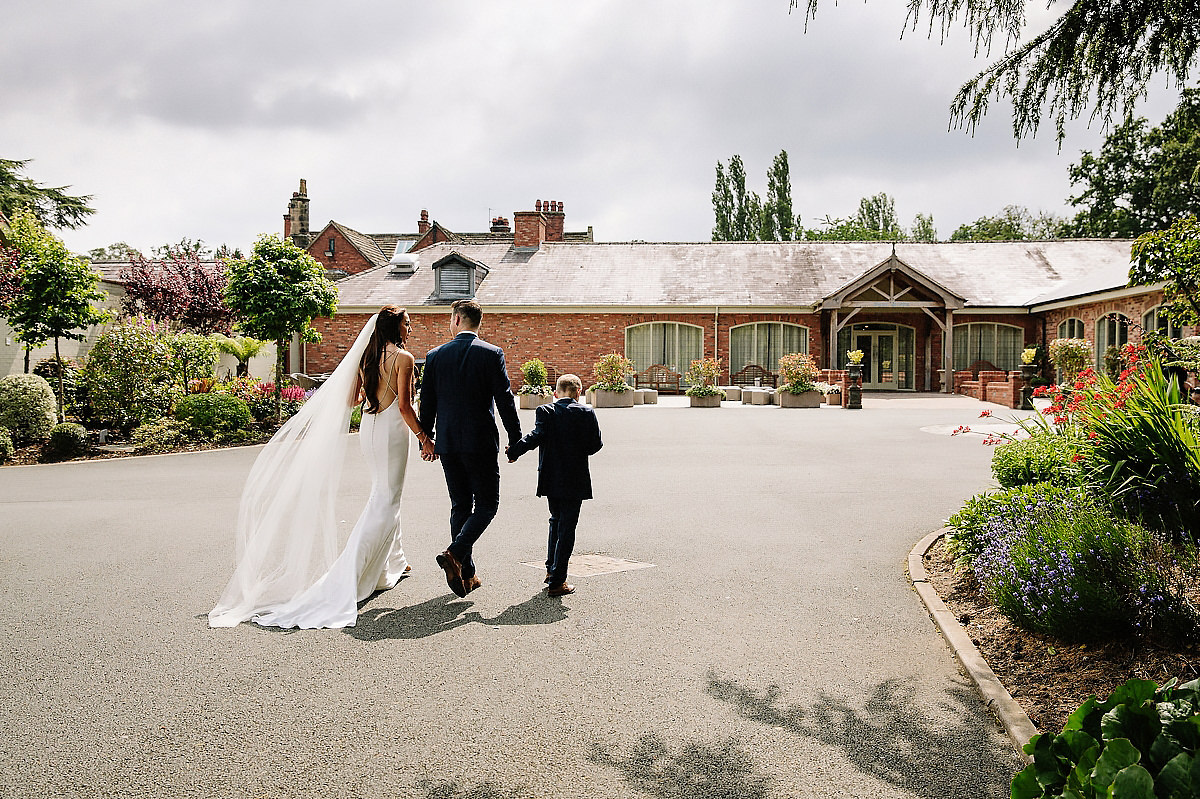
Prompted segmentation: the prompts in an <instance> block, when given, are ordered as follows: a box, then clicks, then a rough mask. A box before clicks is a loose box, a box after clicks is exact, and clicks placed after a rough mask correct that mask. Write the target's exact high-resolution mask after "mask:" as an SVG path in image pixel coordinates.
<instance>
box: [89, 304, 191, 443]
mask: <svg viewBox="0 0 1200 799" xmlns="http://www.w3.org/2000/svg"><path fill="white" fill-rule="evenodd" d="M172 367H173V357H172V354H171V348H170V345H169V344H168V343H167V340H166V338H165V337H164V336H163V335H162V334H161V333H160V332H159V330H158V328H157V327H156V326H154V325H153V324H150V323H148V322H146V321H144V320H141V319H130V320H127V321H125V322H124V323H122V324H119V325H116V326H114V327H112V328H110V329H109V330H107V331H106V332H105V333H104V334H103V335H102V336H100V338H99V339H97V340H96V343H95V345H94V346H93V347H92V349H91V352H89V353H88V357H87V361H86V362H85V363H84V367H83V377H84V382H85V384H86V386H87V389H88V396H89V398H90V400H91V404H92V409H93V411H94V412H95V413H96V414H98V415H100V416H102V417H104V418H107V419H111V420H112V421H113V422H114V423H115V424H117V425H118V426H120V427H123V428H128V427H133V426H135V425H137V424H140V423H142V422H146V421H149V420H151V419H157V418H158V417H160V416H163V415H164V414H165V413H166V412H167V411H168V410H169V409H170V407H171V398H172V394H173V391H172V386H173V382H174V381H173V379H172V378H173V374H172Z"/></svg>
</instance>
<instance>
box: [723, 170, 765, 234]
mask: <svg viewBox="0 0 1200 799" xmlns="http://www.w3.org/2000/svg"><path fill="white" fill-rule="evenodd" d="M729 186H730V189H731V192H732V195H733V215H732V221H733V225H732V230H731V232H732V234H733V239H732V240H733V241H754V240H755V239H757V238H758V228H759V225H760V224H761V221H760V219H761V211H760V210H759V209H761V207H762V203H761V202H757V201H758V195H757V194H755V193H754V192H751V191H747V190H746V167H745V166H744V165H743V164H742V157H741V156H740V155H735V156H733V157H732V158H730V159H729Z"/></svg>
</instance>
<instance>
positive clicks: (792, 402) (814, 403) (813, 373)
mask: <svg viewBox="0 0 1200 799" xmlns="http://www.w3.org/2000/svg"><path fill="white" fill-rule="evenodd" d="M819 373H820V371H819V370H818V369H817V364H816V362H815V361H814V360H813V359H812V356H811V355H807V354H804V353H800V352H797V353H794V354H792V355H784V356H783V357H782V358H780V359H779V383H780V385H779V390H778V391H776V392H775V401H776V402H777V403H778V404H779V407H781V408H819V407H820V406H821V392H820V391H817V384H816V379H817V375H818V374H819Z"/></svg>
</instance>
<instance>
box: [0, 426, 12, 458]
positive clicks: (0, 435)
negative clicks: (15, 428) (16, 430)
mask: <svg viewBox="0 0 1200 799" xmlns="http://www.w3.org/2000/svg"><path fill="white" fill-rule="evenodd" d="M14 452H16V448H15V447H13V440H12V436H11V435H9V433H8V428H7V427H0V463H3V462H4V461H6V460H8V459H9V458H11V457H12V456H13V453H14Z"/></svg>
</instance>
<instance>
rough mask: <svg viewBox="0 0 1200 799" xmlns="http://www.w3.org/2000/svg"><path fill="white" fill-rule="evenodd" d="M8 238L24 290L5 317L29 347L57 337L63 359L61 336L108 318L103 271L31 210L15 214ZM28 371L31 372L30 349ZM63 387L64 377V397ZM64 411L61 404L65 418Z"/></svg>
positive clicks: (72, 336)
mask: <svg viewBox="0 0 1200 799" xmlns="http://www.w3.org/2000/svg"><path fill="white" fill-rule="evenodd" d="M8 238H9V241H10V243H11V244H12V246H13V247H14V248H15V249H16V250H17V251H18V252H19V253H20V259H19V260H20V267H19V269H20V286H21V290H20V292H18V294H17V296H16V298H15V299H13V300H12V302H10V303H9V305H8V309H7V311H6V313H5V315H6V317H7V318H8V322H9V324H10V325H12V328H13V330H14V331H16V334H17V337H18V338H19V339H20V340H22V341H24V342H25V343H26V344H28V345H30V346H38V345H40V344H43V343H45V342H47V341H49V340H51V339H53V340H54V357H55V358H58V357H60V356H59V349H58V342H59V339H63V338H67V339H75V340H81V339H83V337H84V335H83V333H82V332H80V331H81V330H82V329H83V328H86V327H88V326H89V325H94V324H99V323H101V322H104V321H106V320H107V319H108V318H109V317H108V313H107V312H105V311H102V310H100V309H99V308H97V307H95V305H94V304H93V303H97V302H101V301H103V300H104V299H105V298H106V297H107V296H108V295H107V294H105V293H104V292H103V291H101V290H100V288H99V287H98V284H99V282H100V275H99V274H98V273H96V272H94V271H92V269H91V267H89V266H88V263H87V261H85V260H84V259H82V258H77V257H75V256H73V255H71V253H70V251H68V250H67V245H66V244H64V243H63V241H62V239H60V238H58V237H57V236H54V235H51V234H50V233H48V232H46V230H44V229H43V228H42V226H41V225H39V224H38V222H37V220H36V219H35V218H34V217H33V215H32V214H30V213H28V212H25V211H21V212H18V213H17V215H16V216H15V217H14V218H13V220H12V230H11V231H10V232H9V236H8ZM25 371H26V372H28V371H29V350H28V349H26V351H25ZM62 389H63V386H62V382H61V379H60V382H59V392H58V394H59V397H60V399H61V397H62V394H63V390H62ZM62 415H63V407H62V403H61V402H59V404H58V417H59V419H60V420H61V419H62Z"/></svg>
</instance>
